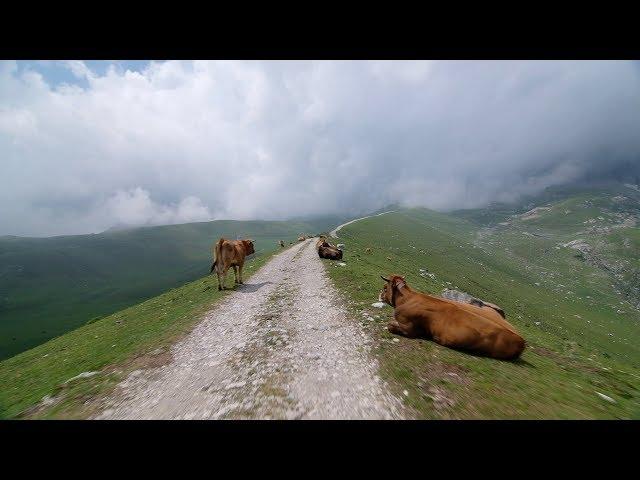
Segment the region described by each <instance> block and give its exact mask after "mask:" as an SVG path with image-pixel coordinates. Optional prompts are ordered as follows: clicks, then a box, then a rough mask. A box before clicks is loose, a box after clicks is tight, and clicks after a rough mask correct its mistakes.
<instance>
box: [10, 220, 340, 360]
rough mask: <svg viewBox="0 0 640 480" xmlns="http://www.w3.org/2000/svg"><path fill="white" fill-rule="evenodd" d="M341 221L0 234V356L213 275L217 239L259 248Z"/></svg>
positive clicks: (270, 247)
mask: <svg viewBox="0 0 640 480" xmlns="http://www.w3.org/2000/svg"><path fill="white" fill-rule="evenodd" d="M337 221H338V219H334V218H320V219H316V220H313V221H306V222H270V221H248V222H238V221H215V222H206V223H192V224H184V225H172V226H162V227H151V228H138V229H134V230H129V231H115V232H105V233H102V234H99V235H77V236H63V237H52V238H19V237H3V238H0V360H1V359H3V358H8V357H10V356H12V355H15V354H17V353H19V352H21V351H24V350H26V349H28V348H31V347H33V346H35V345H38V344H40V343H42V342H45V341H46V340H49V339H50V338H53V337H56V336H58V335H61V334H63V333H65V332H68V331H70V330H72V329H74V328H77V327H79V326H81V325H84V324H85V323H86V322H87V321H89V320H91V319H93V318H95V317H99V316H104V315H108V314H111V313H113V312H116V311H118V310H121V309H123V308H126V307H129V306H131V305H135V304H137V303H139V302H141V301H143V300H145V299H147V298H151V297H153V296H155V295H159V294H160V293H162V292H164V291H165V290H167V289H169V288H173V287H176V286H178V285H182V284H184V283H185V282H188V281H192V280H195V279H196V278H199V277H201V276H202V275H204V274H206V273H208V271H209V266H210V262H211V245H212V243H213V241H214V240H215V239H217V238H218V237H220V236H225V237H227V238H236V236H237V235H240V236H242V237H245V238H246V237H251V238H254V239H255V240H256V248H257V251H258V253H260V252H262V253H268V252H270V251H273V250H274V249H275V248H276V242H277V241H278V240H280V239H283V240H285V241H291V240H295V239H296V238H297V236H298V235H299V234H300V233H303V232H307V233H316V231H320V230H322V229H325V228H326V227H328V226H330V225H335V223H336V222H337Z"/></svg>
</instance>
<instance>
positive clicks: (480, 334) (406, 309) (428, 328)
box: [379, 275, 525, 360]
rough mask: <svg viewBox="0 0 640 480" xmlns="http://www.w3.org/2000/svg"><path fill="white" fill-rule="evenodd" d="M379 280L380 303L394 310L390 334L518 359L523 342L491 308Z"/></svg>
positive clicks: (399, 279) (395, 280)
mask: <svg viewBox="0 0 640 480" xmlns="http://www.w3.org/2000/svg"><path fill="white" fill-rule="evenodd" d="M382 279H383V280H384V281H385V282H386V283H385V285H384V287H383V289H382V290H381V292H380V297H379V298H380V301H381V302H385V303H388V304H389V305H391V306H392V307H393V308H394V319H395V321H392V322H390V323H389V324H388V326H387V327H388V329H389V331H390V332H391V333H394V334H397V335H404V336H406V337H410V338H414V337H418V336H424V337H427V338H432V339H433V340H434V341H435V342H436V343H439V344H440V345H443V346H445V347H449V348H455V349H460V350H468V351H471V352H474V353H477V354H480V355H485V356H488V357H493V358H499V359H503V360H510V359H515V358H518V357H519V356H520V354H521V353H522V351H523V350H524V347H525V341H524V339H523V338H522V337H521V336H520V335H519V334H518V332H517V331H516V330H515V328H513V325H511V324H510V323H509V322H507V321H506V320H505V319H504V318H503V317H502V315H501V314H500V313H498V311H496V310H495V309H494V308H492V307H489V306H486V305H485V306H482V307H481V306H478V305H474V304H471V303H460V302H456V301H453V300H448V299H445V298H440V297H434V296H432V295H427V294H424V293H420V292H416V291H414V290H412V289H411V288H409V286H408V285H407V283H406V282H405V280H404V278H403V277H400V276H398V275H393V276H391V277H390V278H385V277H382ZM498 308H499V307H498ZM500 310H501V309H500Z"/></svg>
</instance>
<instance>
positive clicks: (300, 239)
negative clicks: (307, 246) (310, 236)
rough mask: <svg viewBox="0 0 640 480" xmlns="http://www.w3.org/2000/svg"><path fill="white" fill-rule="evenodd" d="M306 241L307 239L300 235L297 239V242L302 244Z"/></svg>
mask: <svg viewBox="0 0 640 480" xmlns="http://www.w3.org/2000/svg"><path fill="white" fill-rule="evenodd" d="M306 239H307V237H305V236H304V235H300V236H299V237H298V241H299V242H304V241H305V240H306Z"/></svg>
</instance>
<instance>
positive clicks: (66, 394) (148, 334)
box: [0, 253, 271, 419]
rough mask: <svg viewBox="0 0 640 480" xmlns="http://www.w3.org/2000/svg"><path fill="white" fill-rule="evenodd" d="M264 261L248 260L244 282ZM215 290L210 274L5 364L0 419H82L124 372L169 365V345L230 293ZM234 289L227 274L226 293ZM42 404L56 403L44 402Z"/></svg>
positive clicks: (0, 371)
mask: <svg viewBox="0 0 640 480" xmlns="http://www.w3.org/2000/svg"><path fill="white" fill-rule="evenodd" d="M270 257H271V255H270V254H265V253H262V254H258V255H255V256H253V257H252V258H251V259H249V260H248V262H247V264H246V265H245V268H246V270H245V272H246V273H245V278H246V279H249V278H250V277H251V275H252V274H253V272H255V271H256V270H258V269H259V268H260V266H262V265H263V264H264V263H265V262H266V261H268V260H269V258H270ZM217 285H218V283H217V279H216V278H215V277H214V276H213V275H208V276H206V277H204V278H199V279H197V280H195V281H193V282H190V283H187V284H185V285H182V286H179V287H177V288H173V289H170V290H168V291H167V292H165V293H163V294H162V295H159V296H157V297H154V298H151V299H149V300H146V301H144V302H142V303H140V304H138V305H134V306H132V307H129V308H126V309H124V310H121V311H118V312H116V313H113V314H111V315H107V316H105V317H104V318H101V319H99V320H96V321H93V322H90V323H88V324H87V325H83V326H82V327H80V328H77V329H75V330H73V331H71V332H68V333H66V334H64V335H61V336H59V337H56V338H54V339H52V340H49V341H48V342H46V343H43V344H42V345H38V346H37V347H35V348H32V349H30V350H27V351H26V352H22V353H19V354H18V355H15V356H13V357H11V358H9V359H6V360H3V361H2V362H0V419H2V418H16V417H18V418H66V419H69V418H86V417H87V416H89V415H90V414H91V413H92V411H93V410H94V409H95V408H97V406H96V403H95V402H98V401H99V399H100V396H101V395H103V394H106V393H108V392H109V391H111V390H112V389H113V387H114V386H115V385H116V384H117V383H118V382H120V381H121V380H123V379H124V378H126V376H127V375H128V374H129V373H131V372H132V371H134V370H137V369H140V368H149V367H158V366H160V365H162V364H164V363H167V362H168V361H170V359H171V354H170V349H169V347H170V346H171V345H172V344H173V343H175V342H176V341H178V340H179V339H180V338H181V337H183V336H184V335H186V334H187V333H188V332H189V331H190V330H191V329H192V328H193V327H194V326H195V325H196V324H197V323H198V321H200V320H201V319H202V315H203V314H204V313H205V312H207V311H208V310H209V309H211V307H212V305H213V304H215V303H216V302H217V301H218V300H220V299H221V298H222V297H223V296H224V295H227V294H228V293H229V291H228V290H226V291H222V292H220V291H218V288H217ZM232 285H233V275H229V276H228V277H227V287H231V286H232ZM87 372H89V375H90V376H86V377H84V376H79V375H80V374H85V375H86V374H87ZM44 398H56V402H52V404H50V405H47V404H43V403H41V401H42V400H43V399H44Z"/></svg>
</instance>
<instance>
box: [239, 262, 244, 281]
mask: <svg viewBox="0 0 640 480" xmlns="http://www.w3.org/2000/svg"><path fill="white" fill-rule="evenodd" d="M242 267H243V265H240V266H239V267H238V270H239V271H240V284H243V283H244V282H243V281H242Z"/></svg>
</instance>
